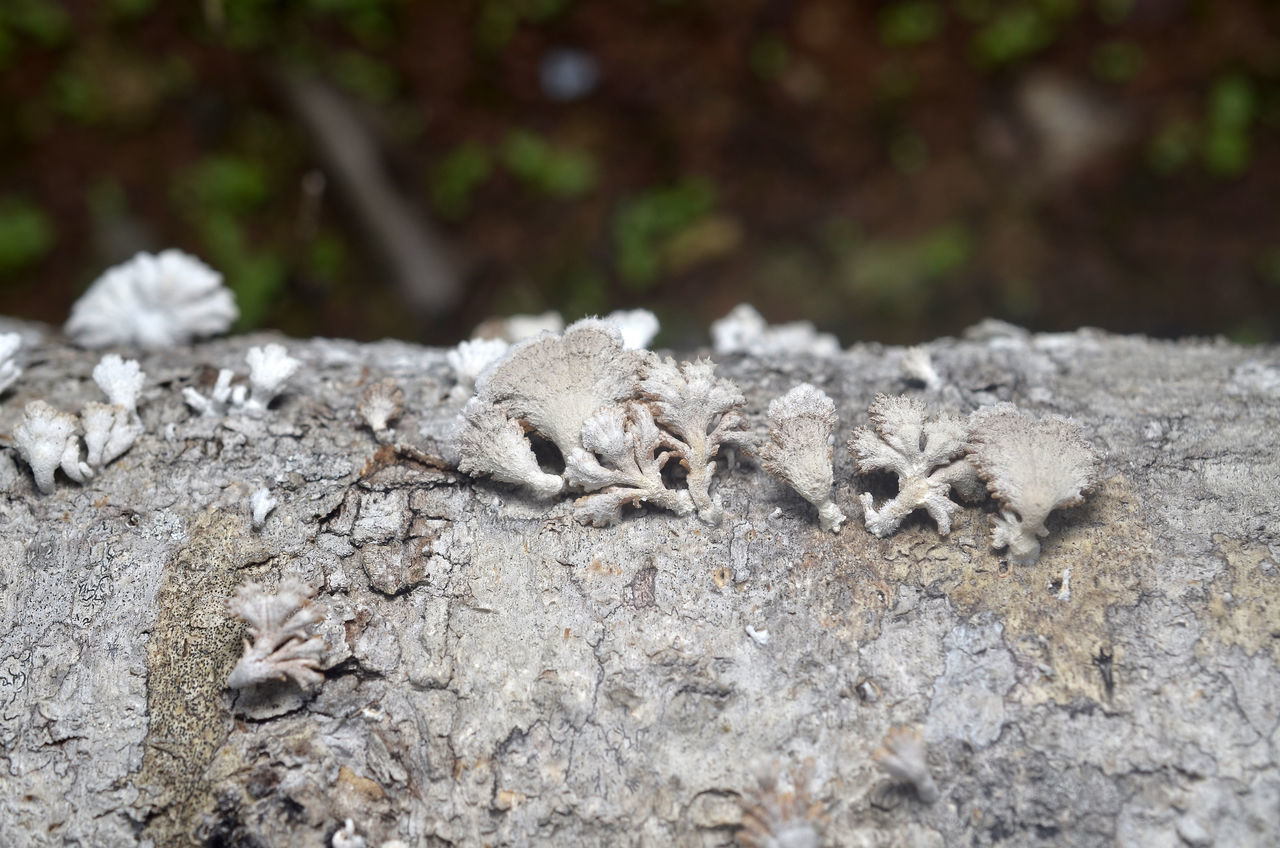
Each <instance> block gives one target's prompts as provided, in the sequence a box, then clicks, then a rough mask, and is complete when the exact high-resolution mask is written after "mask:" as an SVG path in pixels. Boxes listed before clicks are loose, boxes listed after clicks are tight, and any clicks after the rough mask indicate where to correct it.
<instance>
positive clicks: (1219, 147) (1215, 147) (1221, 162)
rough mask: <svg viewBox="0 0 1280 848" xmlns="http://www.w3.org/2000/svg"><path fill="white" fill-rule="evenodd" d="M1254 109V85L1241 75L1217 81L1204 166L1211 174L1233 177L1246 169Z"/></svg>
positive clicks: (1210, 107) (1209, 112)
mask: <svg viewBox="0 0 1280 848" xmlns="http://www.w3.org/2000/svg"><path fill="white" fill-rule="evenodd" d="M1256 109H1257V95H1256V93H1255V91H1254V87H1253V83H1252V82H1251V81H1250V80H1249V78H1248V77H1246V76H1244V75H1243V74H1227V75H1224V76H1222V77H1219V78H1218V80H1217V81H1216V82H1215V83H1214V85H1213V89H1212V90H1211V91H1210V93H1209V103H1208V109H1207V114H1206V115H1205V123H1206V134H1205V140H1204V151H1203V155H1204V164H1205V167H1206V168H1208V169H1209V171H1210V173H1213V174H1217V175H1218V176H1223V177H1232V176H1236V175H1238V174H1240V173H1241V172H1243V171H1244V170H1245V169H1246V168H1247V167H1249V157H1250V155H1251V152H1252V145H1251V143H1250V138H1249V126H1250V124H1252V123H1253V119H1254V116H1255V112H1256Z"/></svg>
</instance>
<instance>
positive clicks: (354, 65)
mask: <svg viewBox="0 0 1280 848" xmlns="http://www.w3.org/2000/svg"><path fill="white" fill-rule="evenodd" d="M329 73H331V74H332V75H333V80H334V82H336V83H337V84H338V85H340V86H342V87H343V88H344V89H346V90H347V91H349V92H350V93H352V94H354V95H356V96H357V97H362V98H364V99H365V100H368V101H369V102H371V103H389V102H390V101H391V100H392V99H394V98H395V95H396V92H397V90H398V89H399V86H400V80H399V77H397V76H396V72H395V70H394V69H392V67H391V66H390V65H388V64H387V63H386V62H385V61H382V60H379V59H375V58H373V57H372V56H367V55H365V54H364V53H361V52H359V51H356V50H343V51H342V52H340V53H338V55H337V56H335V57H333V59H332V60H331V63H330V65H329Z"/></svg>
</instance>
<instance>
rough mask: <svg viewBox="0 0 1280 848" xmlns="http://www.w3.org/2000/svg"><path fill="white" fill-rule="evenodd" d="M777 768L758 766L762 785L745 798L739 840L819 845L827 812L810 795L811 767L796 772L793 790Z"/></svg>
mask: <svg viewBox="0 0 1280 848" xmlns="http://www.w3.org/2000/svg"><path fill="white" fill-rule="evenodd" d="M774 771H775V769H774V768H773V767H772V766H768V765H765V764H763V763H762V764H760V765H758V766H757V767H756V769H755V773H756V783H757V784H758V787H757V788H755V789H752V790H750V791H748V792H747V793H746V796H745V798H744V803H743V807H742V830H741V831H739V833H738V841H739V842H740V843H741V844H742V845H743V846H744V848H818V843H819V841H820V837H819V834H818V823H819V822H821V821H822V820H823V818H824V816H823V814H822V804H821V803H818V802H814V801H811V800H810V798H809V792H808V789H807V787H806V786H805V782H806V780H807V774H808V769H807V767H806V768H802V769H800V770H799V771H797V772H792V774H791V783H792V789H791V791H789V792H788V791H786V790H783V789H781V788H779V786H778V778H777V776H776V775H775V773H774Z"/></svg>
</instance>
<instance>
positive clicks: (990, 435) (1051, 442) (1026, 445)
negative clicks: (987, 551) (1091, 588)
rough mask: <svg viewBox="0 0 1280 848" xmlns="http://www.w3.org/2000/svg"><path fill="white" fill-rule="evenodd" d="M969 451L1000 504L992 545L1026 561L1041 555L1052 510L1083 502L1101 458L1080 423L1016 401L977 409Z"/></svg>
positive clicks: (1096, 473) (1020, 562)
mask: <svg viewBox="0 0 1280 848" xmlns="http://www.w3.org/2000/svg"><path fill="white" fill-rule="evenodd" d="M968 449H969V455H970V458H971V460H972V462H973V465H974V467H975V468H976V469H977V472H978V474H979V475H980V476H981V477H982V479H983V480H985V481H986V482H987V488H988V489H990V491H991V494H992V495H993V496H994V497H995V498H996V500H997V501H999V502H1000V506H1001V511H1000V515H995V516H992V518H991V529H992V534H991V546H992V547H993V548H996V549H997V550H998V549H1000V548H1005V547H1007V548H1008V550H1009V558H1010V559H1012V560H1013V561H1014V562H1017V563H1019V564H1021V565H1031V564H1032V563H1034V562H1035V561H1036V560H1037V559H1039V558H1040V539H1041V538H1043V537H1045V536H1047V535H1049V529H1048V528H1047V527H1045V520H1046V519H1047V518H1048V517H1049V513H1051V512H1053V511H1054V510H1055V509H1061V508H1062V507H1069V506H1075V505H1077V504H1079V503H1082V502H1083V501H1084V496H1085V495H1086V494H1088V493H1089V492H1090V491H1092V490H1093V488H1094V487H1095V486H1096V485H1097V483H1098V475H1099V472H1100V465H1101V458H1100V457H1099V456H1098V452H1097V451H1096V450H1095V449H1094V447H1093V446H1092V445H1090V444H1089V443H1088V442H1086V441H1085V440H1084V437H1083V436H1082V435H1081V433H1080V427H1079V426H1078V425H1077V424H1075V423H1074V422H1072V421H1068V420H1067V419H1065V418H1059V417H1057V416H1050V417H1048V418H1039V419H1037V418H1034V417H1032V416H1031V415H1028V414H1026V413H1024V412H1022V411H1020V410H1019V409H1018V408H1017V407H1016V406H1014V405H1013V404H1008V403H1002V404H997V405H995V406H990V407H986V408H984V409H979V410H978V411H977V412H975V413H974V414H973V416H972V428H971V435H970V438H969V445H968Z"/></svg>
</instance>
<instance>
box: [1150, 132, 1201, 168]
mask: <svg viewBox="0 0 1280 848" xmlns="http://www.w3.org/2000/svg"><path fill="white" fill-rule="evenodd" d="M1197 135H1198V133H1197V131H1196V127H1195V124H1193V123H1191V122H1190V121H1187V120H1183V119H1176V120H1172V121H1169V122H1167V123H1165V124H1163V125H1162V126H1161V127H1159V128H1158V129H1157V130H1156V131H1155V133H1154V134H1153V135H1152V136H1151V138H1150V139H1149V140H1148V141H1147V164H1148V165H1150V166H1151V168H1152V169H1153V170H1155V171H1158V172H1160V173H1165V174H1168V173H1172V172H1173V171H1176V170H1178V169H1179V168H1181V167H1183V166H1184V165H1186V164H1187V163H1188V162H1190V161H1191V158H1192V157H1193V156H1194V155H1195V150H1196V144H1197Z"/></svg>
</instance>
